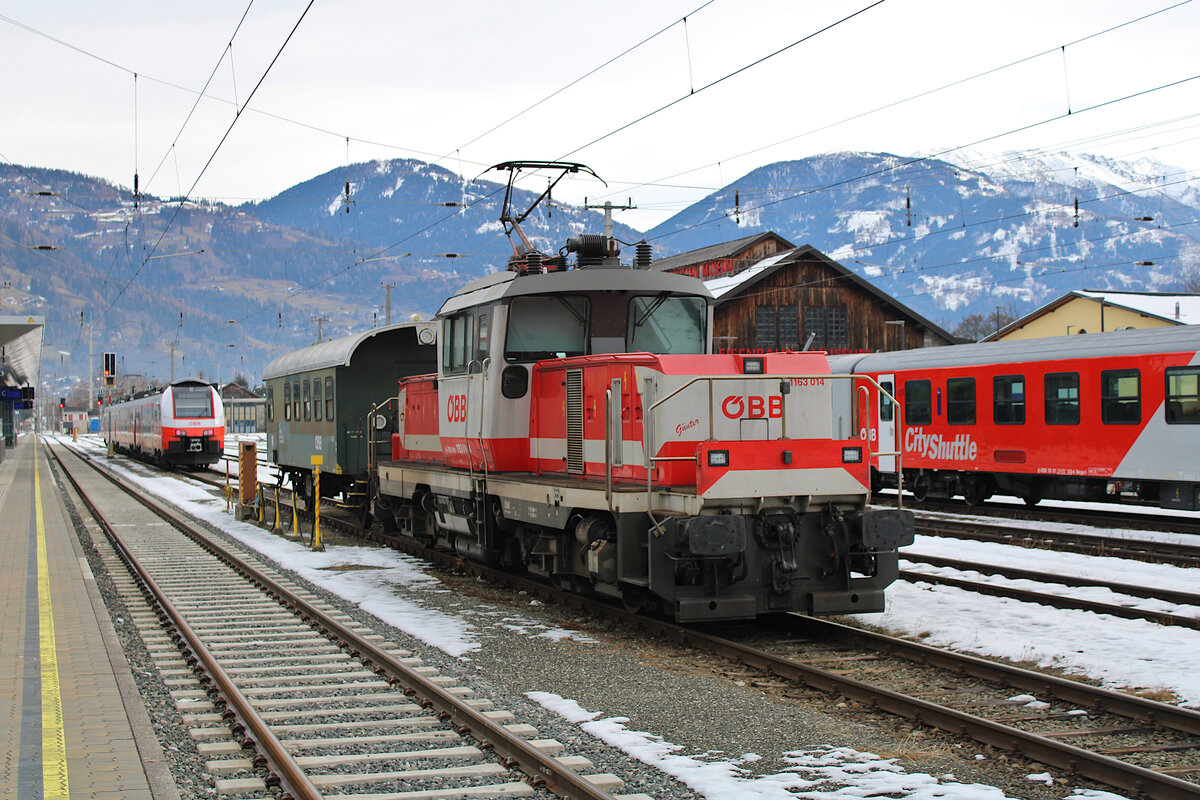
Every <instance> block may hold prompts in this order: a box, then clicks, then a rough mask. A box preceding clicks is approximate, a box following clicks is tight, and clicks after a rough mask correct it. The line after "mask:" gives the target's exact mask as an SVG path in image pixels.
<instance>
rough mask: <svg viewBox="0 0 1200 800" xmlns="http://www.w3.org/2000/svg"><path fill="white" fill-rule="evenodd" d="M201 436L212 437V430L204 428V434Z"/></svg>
mask: <svg viewBox="0 0 1200 800" xmlns="http://www.w3.org/2000/svg"><path fill="white" fill-rule="evenodd" d="M203 435H204V436H212V435H213V429H212V428H205V429H204V434H203Z"/></svg>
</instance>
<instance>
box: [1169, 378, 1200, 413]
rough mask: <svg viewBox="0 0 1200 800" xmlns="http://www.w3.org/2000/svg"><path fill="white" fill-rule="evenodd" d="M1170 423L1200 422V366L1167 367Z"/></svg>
mask: <svg viewBox="0 0 1200 800" xmlns="http://www.w3.org/2000/svg"><path fill="white" fill-rule="evenodd" d="M1164 408H1165V410H1166V415H1167V424H1169V425H1181V424H1183V425H1188V424H1191V425H1195V424H1200V367H1167V402H1166V403H1165V404H1164Z"/></svg>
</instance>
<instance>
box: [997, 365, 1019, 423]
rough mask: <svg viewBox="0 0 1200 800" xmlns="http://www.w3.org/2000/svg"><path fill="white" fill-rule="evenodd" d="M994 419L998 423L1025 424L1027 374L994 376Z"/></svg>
mask: <svg viewBox="0 0 1200 800" xmlns="http://www.w3.org/2000/svg"><path fill="white" fill-rule="evenodd" d="M992 421H993V422H995V423H996V424H997V425H1024V424H1025V376H1024V375H997V376H996V377H995V378H992Z"/></svg>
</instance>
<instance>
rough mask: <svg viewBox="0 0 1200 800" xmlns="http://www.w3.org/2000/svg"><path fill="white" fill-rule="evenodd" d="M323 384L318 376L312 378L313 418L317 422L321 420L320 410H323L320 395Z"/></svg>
mask: <svg viewBox="0 0 1200 800" xmlns="http://www.w3.org/2000/svg"><path fill="white" fill-rule="evenodd" d="M324 385H325V384H323V383H321V379H320V378H313V419H315V420H316V421H317V422H320V421H321V412H322V411H323V410H324V408H323V406H324V405H325V403H323V402H322V400H323V399H324V398H323V397H322V396H321V395H322V387H323V386H324Z"/></svg>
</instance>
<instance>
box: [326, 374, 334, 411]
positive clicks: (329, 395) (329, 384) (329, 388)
mask: <svg viewBox="0 0 1200 800" xmlns="http://www.w3.org/2000/svg"><path fill="white" fill-rule="evenodd" d="M325 419H329V420H331V419H333V378H332V377H329V378H326V379H325Z"/></svg>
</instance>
